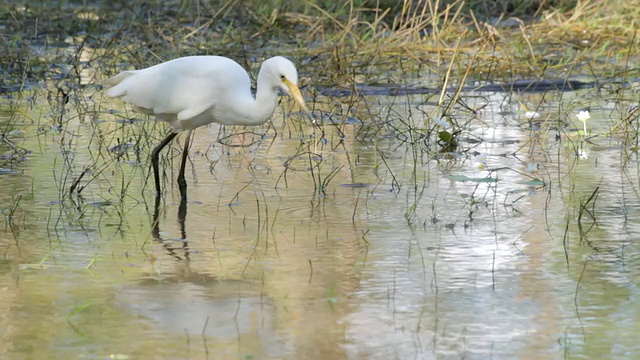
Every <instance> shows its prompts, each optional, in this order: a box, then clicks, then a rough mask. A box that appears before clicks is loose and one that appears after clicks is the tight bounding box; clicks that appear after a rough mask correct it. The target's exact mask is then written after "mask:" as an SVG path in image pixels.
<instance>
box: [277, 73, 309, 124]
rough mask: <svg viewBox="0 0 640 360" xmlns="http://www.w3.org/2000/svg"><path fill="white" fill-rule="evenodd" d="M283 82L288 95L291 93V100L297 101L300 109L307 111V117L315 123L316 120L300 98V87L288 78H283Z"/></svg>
mask: <svg viewBox="0 0 640 360" xmlns="http://www.w3.org/2000/svg"><path fill="white" fill-rule="evenodd" d="M283 82H284V84H285V85H287V88H288V89H289V95H291V97H292V98H293V100H295V101H296V102H297V103H298V105H300V107H301V108H302V110H304V111H305V112H306V113H307V115H308V116H309V118H310V119H311V120H312V122H313V123H314V124H315V123H316V120H315V119H314V118H313V115H312V114H311V112H310V111H309V109H308V108H307V105H305V103H304V99H303V98H302V94H301V93H300V89H299V88H298V85H296V84H293V83H291V82H290V81H289V80H288V79H284V80H283Z"/></svg>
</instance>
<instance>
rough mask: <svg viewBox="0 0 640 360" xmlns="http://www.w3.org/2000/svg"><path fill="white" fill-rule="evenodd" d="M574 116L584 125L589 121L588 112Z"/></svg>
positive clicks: (581, 112)
mask: <svg viewBox="0 0 640 360" xmlns="http://www.w3.org/2000/svg"><path fill="white" fill-rule="evenodd" d="M576 116H577V117H578V120H580V121H582V122H583V123H586V122H587V120H589V119H591V114H589V111H580V112H579V113H578V115H576Z"/></svg>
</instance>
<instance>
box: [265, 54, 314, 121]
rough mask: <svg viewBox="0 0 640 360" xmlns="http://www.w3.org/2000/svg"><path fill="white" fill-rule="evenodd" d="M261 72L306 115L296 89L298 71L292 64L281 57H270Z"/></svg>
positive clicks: (300, 96)
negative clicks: (265, 73) (263, 71)
mask: <svg viewBox="0 0 640 360" xmlns="http://www.w3.org/2000/svg"><path fill="white" fill-rule="evenodd" d="M262 66H263V70H266V71H267V74H268V77H269V79H270V80H271V83H272V84H274V85H275V86H276V87H279V88H281V89H282V90H283V91H284V92H285V93H287V94H288V95H289V96H291V97H292V98H293V100H295V101H296V102H297V103H298V105H300V107H301V108H302V109H303V110H304V111H305V112H307V113H309V109H307V105H305V103H304V99H303V98H302V94H300V89H299V88H298V70H296V67H295V65H293V63H292V62H291V61H289V60H287V59H285V58H283V57H282V56H276V57H272V58H270V59H268V60H265V62H264V63H263V64H262Z"/></svg>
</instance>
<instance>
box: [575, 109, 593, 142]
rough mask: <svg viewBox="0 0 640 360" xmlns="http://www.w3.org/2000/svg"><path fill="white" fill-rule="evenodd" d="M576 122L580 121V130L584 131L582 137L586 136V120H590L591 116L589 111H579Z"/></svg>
mask: <svg viewBox="0 0 640 360" xmlns="http://www.w3.org/2000/svg"><path fill="white" fill-rule="evenodd" d="M576 116H577V117H578V120H580V121H582V129H583V130H584V135H585V136H587V120H589V119H591V114H589V111H588V110H587V111H580V112H579V113H578V115H576Z"/></svg>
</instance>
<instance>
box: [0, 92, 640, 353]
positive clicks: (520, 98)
mask: <svg viewBox="0 0 640 360" xmlns="http://www.w3.org/2000/svg"><path fill="white" fill-rule="evenodd" d="M51 91H53V90H50V89H34V90H31V91H29V92H25V93H22V94H11V95H9V96H7V97H5V98H3V100H2V105H1V106H2V109H1V114H2V119H1V120H2V121H3V127H4V128H5V131H4V133H5V134H7V139H8V140H10V142H11V143H12V144H15V145H17V146H19V147H20V149H23V150H24V159H22V160H21V161H13V162H7V163H6V164H5V165H4V167H5V168H6V169H8V170H10V171H7V172H6V174H4V175H0V176H2V180H3V188H4V191H2V192H0V196H1V201H2V210H3V215H5V226H4V227H3V228H2V230H1V231H0V252H1V253H2V254H3V256H2V258H1V259H0V274H2V276H0V287H1V288H2V291H1V292H0V297H2V300H1V301H0V329H1V330H0V353H2V355H3V356H2V357H3V358H16V359H18V358H84V357H87V358H105V357H109V356H112V357H114V358H122V359H125V358H131V359H135V358H232V359H236V358H247V359H248V358H258V359H301V358H308V359H334V358H335V359H339V358H379V359H389V358H399V359H407V358H419V359H428V358H441V357H445V358H447V357H451V358H459V357H465V358H477V359H484V358H489V357H497V358H514V357H516V358H560V357H564V356H567V357H578V358H579V357H597V358H632V357H635V356H638V355H640V346H639V345H638V343H637V339H636V338H637V336H636V334H637V333H638V332H639V331H640V327H639V325H638V324H640V321H639V320H640V319H639V318H638V309H639V308H638V297H639V295H640V291H639V290H638V287H637V286H638V280H637V279H638V278H639V277H638V275H640V274H639V273H640V270H638V269H639V266H640V264H639V263H638V253H639V248H638V242H637V240H636V239H637V238H638V237H639V235H638V230H639V218H638V208H639V206H640V202H639V197H638V188H637V187H638V166H637V159H636V157H635V155H634V154H628V150H627V149H628V148H629V146H627V145H625V144H624V143H623V141H622V140H623V139H621V138H620V137H617V136H607V135H604V133H605V132H606V131H608V129H610V128H611V127H612V126H614V125H615V124H616V123H617V121H618V120H619V119H621V118H622V117H623V116H624V114H625V111H628V109H629V108H628V107H625V106H624V105H621V104H619V103H616V102H612V101H607V100H606V99H605V98H603V97H601V95H599V94H598V93H597V92H596V91H595V90H585V91H580V92H576V93H565V94H559V93H547V94H532V95H526V94H521V95H515V94H512V95H508V94H504V93H490V94H486V93H483V94H468V98H467V102H468V104H470V105H471V106H478V107H479V106H480V105H482V106H483V108H482V109H481V110H480V111H479V112H477V113H476V114H470V113H468V112H464V111H462V110H461V109H456V110H455V111H457V113H456V114H455V116H456V120H457V121H459V122H460V123H463V124H465V126H464V127H463V129H464V131H463V134H462V135H461V136H460V140H459V148H458V149H456V151H454V152H452V153H449V154H441V153H440V154H439V153H438V147H437V146H434V144H435V142H436V140H437V139H436V138H435V137H433V135H431V136H432V137H431V138H430V140H424V139H423V140H420V141H410V140H411V139H415V137H414V138H412V136H414V135H415V133H412V132H411V131H409V130H407V128H408V127H415V128H421V129H424V128H425V127H433V125H431V124H429V123H427V124H425V119H426V118H427V116H426V115H424V114H420V113H419V112H417V111H416V109H417V108H419V109H422V111H425V112H426V114H430V112H431V111H433V109H434V107H433V106H432V105H428V104H429V102H428V101H426V99H425V98H424V97H421V96H409V97H402V98H400V99H401V100H400V101H398V99H399V98H392V97H375V96H368V97H366V98H362V99H359V100H358V101H357V102H355V103H351V104H350V105H349V106H350V107H353V108H355V111H354V112H353V113H350V114H340V111H339V110H338V112H337V115H340V116H342V118H343V119H352V120H353V121H351V120H349V121H345V123H344V124H342V125H340V126H336V125H331V124H329V122H328V121H325V123H324V125H323V126H322V130H321V129H319V128H314V127H313V126H311V125H310V124H308V123H307V122H306V120H305V119H304V117H302V116H300V114H298V113H296V110H295V108H293V107H292V105H291V103H290V101H288V100H286V99H285V100H284V101H283V103H282V104H281V105H280V106H279V108H278V111H277V112H276V114H275V115H274V118H273V121H272V123H271V124H270V125H265V126H263V127H261V128H255V129H243V128H220V127H218V126H210V127H206V128H201V129H199V130H198V131H196V133H195V137H194V140H193V144H192V147H191V157H190V160H191V162H190V163H189V165H188V170H187V180H188V184H189V188H188V193H189V199H188V201H187V202H186V203H181V202H180V199H179V196H178V190H177V187H176V185H175V176H176V174H177V167H178V165H179V164H178V163H179V158H180V151H179V149H180V148H181V147H180V146H178V145H174V146H173V148H172V150H171V151H169V152H167V153H166V154H164V155H163V165H164V169H165V175H166V176H165V177H164V180H163V183H164V186H165V193H164V197H163V199H162V201H160V202H159V205H158V206H157V207H156V206H155V205H156V202H155V197H154V194H153V192H154V191H153V184H152V182H153V180H152V178H151V177H150V176H149V175H150V174H149V168H148V166H149V153H150V149H151V148H152V147H153V146H154V145H155V144H156V143H157V142H158V141H159V140H160V139H161V138H162V137H163V135H164V134H165V132H166V130H167V129H166V128H165V127H163V126H162V124H154V123H152V122H146V121H137V120H138V119H146V118H145V117H144V116H141V115H138V114H135V113H133V112H132V111H131V109H129V108H127V107H123V105H122V104H120V103H118V102H117V101H112V100H107V99H106V98H104V97H103V96H102V95H101V94H100V93H99V92H98V91H97V90H96V89H95V88H92V87H88V88H86V89H84V90H81V91H77V92H74V93H73V94H72V96H71V101H70V103H69V104H68V105H66V106H64V111H62V110H61V108H62V106H61V105H60V104H56V103H55V102H53V104H52V103H51V102H47V101H46V99H47V96H48V95H49V96H51V94H52V93H51ZM550 99H557V101H555V100H550ZM346 101H347V100H345V99H343V98H329V97H322V96H318V97H317V98H316V103H315V104H314V107H315V108H316V111H317V112H318V114H321V112H323V111H324V112H325V113H326V112H328V111H329V109H332V111H334V112H335V111H336V108H338V109H341V108H346V107H347V105H345V103H346ZM523 103H524V104H529V105H530V106H537V105H539V107H538V108H537V109H536V110H537V111H538V112H539V113H540V117H539V118H538V119H536V121H534V122H531V123H530V122H529V121H528V119H527V118H525V116H524V114H523V112H524V110H523V109H522V108H521V104H523ZM336 104H339V105H338V106H337V105H336ZM425 104H426V105H425ZM365 108H366V111H365V110H364V109H365ZM584 108H590V109H591V116H592V118H591V119H590V120H589V122H588V126H589V128H590V131H591V133H592V134H595V135H598V136H596V137H593V138H592V139H590V140H589V141H588V142H586V141H584V136H582V135H581V134H580V133H579V132H578V131H577V129H578V128H581V126H582V123H580V122H579V121H578V120H577V119H576V118H575V114H577V112H578V111H579V110H582V109H584ZM16 109H18V110H16ZM382 114H387V116H386V117H385V116H384V115H382ZM325 118H328V117H327V116H325ZM131 119H134V120H136V121H130V120H131ZM558 120H560V122H558ZM392 121H393V124H394V125H393V126H388V124H391V122H392ZM549 122H558V124H560V125H558V126H550V125H549ZM538 129H546V130H545V131H540V130H538ZM322 131H324V133H323V132H322ZM412 134H413V135H412ZM556 135H558V136H557V137H558V138H559V139H557V138H556ZM181 140H182V139H181V138H179V141H181ZM218 140H220V141H218ZM221 143H224V145H223V144H221ZM427 144H429V145H428V146H427ZM2 150H3V152H5V153H7V154H9V153H13V150H12V149H11V148H9V147H8V146H4V147H2ZM83 173H84V175H82V174H83ZM543 183H544V185H542V184H543ZM74 185H75V186H74ZM72 188H73V192H71V190H72ZM70 192H71V193H70ZM594 192H596V194H597V196H596V197H595V199H591V200H590V198H591V196H592V195H593V194H594ZM581 205H584V206H581Z"/></svg>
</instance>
